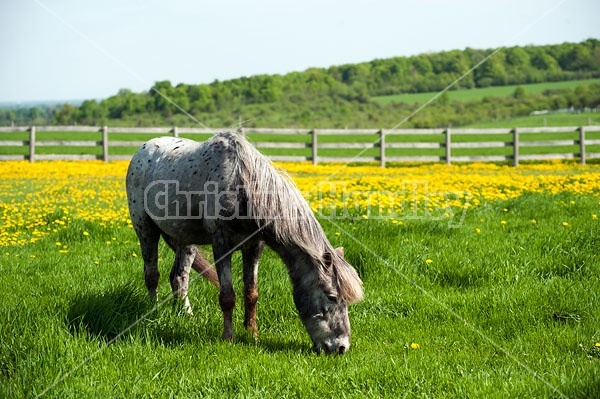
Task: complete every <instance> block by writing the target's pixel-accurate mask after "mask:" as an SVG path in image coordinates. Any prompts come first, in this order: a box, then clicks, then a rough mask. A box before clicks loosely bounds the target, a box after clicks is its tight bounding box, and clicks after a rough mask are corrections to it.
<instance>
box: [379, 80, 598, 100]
mask: <svg viewBox="0 0 600 399" xmlns="http://www.w3.org/2000/svg"><path fill="white" fill-rule="evenodd" d="M598 83H600V79H588V80H569V81H563V82H545V83H531V84H524V85H507V86H495V87H485V88H474V89H459V90H450V91H448V92H447V93H448V99H449V100H452V101H463V102H469V101H480V100H482V99H483V98H485V97H508V96H512V95H513V94H514V93H515V90H516V89H517V87H519V86H520V87H523V88H524V89H525V93H527V94H541V93H543V92H545V91H547V90H562V89H571V90H574V89H576V88H577V87H580V86H583V87H588V86H590V85H592V84H598ZM438 94H439V91H433V92H427V93H404V94H395V95H391V96H375V97H372V98H371V99H372V100H373V101H376V102H378V103H381V104H389V103H394V102H396V103H406V104H413V103H419V104H423V103H425V102H427V101H429V100H431V99H432V98H433V97H435V96H436V95H438Z"/></svg>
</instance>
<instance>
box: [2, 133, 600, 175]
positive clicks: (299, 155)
mask: <svg viewBox="0 0 600 399" xmlns="http://www.w3.org/2000/svg"><path fill="white" fill-rule="evenodd" d="M222 130H226V129H222ZM239 130H240V131H241V133H242V134H245V135H246V136H247V137H248V138H249V139H250V140H251V141H253V143H254V145H255V146H256V147H257V148H258V149H260V150H261V151H263V152H265V153H267V155H268V156H269V157H270V158H271V159H273V160H274V161H312V163H313V164H315V165H316V164H317V163H319V162H378V163H379V164H380V165H381V166H382V167H384V166H385V165H386V163H389V162H446V163H447V164H450V163H452V162H506V161H508V162H511V163H512V164H513V165H515V166H517V165H518V164H519V162H520V161H522V160H549V159H580V161H581V163H582V164H585V162H586V159H594V158H600V126H578V127H574V126H573V127H552V128H546V127H544V128H538V127H527V128H526V127H523V128H512V129H510V128H494V129H460V128H456V129H450V128H448V129H396V130H385V129H274V128H241V129H239ZM217 131H220V130H219V129H214V130H213V129H205V128H182V127H153V128H131V127H127V128H125V127H111V128H109V127H107V126H103V127H96V126H30V127H0V160H29V161H30V162H34V161H36V160H59V159H60V160H80V159H81V160H90V159H100V160H103V161H105V162H108V161H111V160H128V159H130V158H131V156H132V155H133V152H134V151H135V149H136V148H137V147H139V146H141V145H142V144H143V143H144V142H145V141H147V139H145V138H144V137H142V138H144V140H139V137H137V135H144V136H145V135H148V136H150V135H153V136H159V135H172V136H175V137H178V136H180V135H186V136H188V137H191V138H196V139H202V138H203V137H200V136H202V135H204V136H208V135H211V134H213V133H214V132H217ZM39 133H41V134H42V135H47V134H50V133H54V135H57V134H58V135H60V133H64V135H65V136H67V137H66V138H56V137H50V138H43V137H40V136H41V135H39ZM76 133H82V134H83V133H86V134H87V137H88V139H86V140H84V139H79V138H77V139H73V137H74V136H76ZM94 133H97V134H98V136H95V135H94ZM109 134H110V136H109ZM19 135H20V136H23V137H21V138H22V139H15V136H19ZM90 135H92V136H94V137H92V138H90V137H89V136H90ZM132 135H133V136H135V138H136V139H135V140H134V139H132V138H131V137H132ZM195 135H196V137H194V136H195ZM586 136H587V137H586ZM6 137H8V138H7V139H4V138H6ZM148 139H149V137H148ZM44 147H47V148H49V150H47V151H46V150H43V148H44ZM38 148H42V150H38ZM67 148H69V149H70V150H69V151H66V149H67ZM90 148H93V149H94V150H90ZM48 151H50V152H48Z"/></svg>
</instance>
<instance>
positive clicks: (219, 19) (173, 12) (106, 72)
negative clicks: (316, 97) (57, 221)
mask: <svg viewBox="0 0 600 399" xmlns="http://www.w3.org/2000/svg"><path fill="white" fill-rule="evenodd" d="M0 21H1V22H0V51H1V52H0V60H1V61H0V102H4V101H31V100H71V99H90V98H106V97H109V96H111V95H113V94H116V93H117V92H118V90H119V89H120V88H129V89H131V90H133V91H136V92H139V91H147V90H149V89H150V87H151V86H152V84H153V83H154V82H155V81H159V80H170V81H171V82H172V83H173V84H177V83H189V84H199V83H210V82H212V81H214V80H215V79H219V80H227V79H232V78H238V77H241V76H252V75H257V74H285V73H288V72H292V71H303V70H305V69H307V68H309V67H323V68H326V67H330V66H332V65H340V64H347V63H357V62H365V61H371V60H373V59H376V58H389V57H395V56H410V55H416V54H420V53H427V52H438V51H443V50H452V49H459V50H462V49H464V48H466V47H471V48H497V47H504V46H514V45H527V44H536V45H539V44H558V43H563V42H567V41H568V42H581V41H583V40H586V39H588V38H596V39H598V38H600V1H599V0H547V1H544V0H474V1H471V0H456V1H443V0H424V1H417V0H414V1H401V0H370V1H367V0H343V1H340V0H331V1H326V0H321V1H316V0H303V1H284V0H279V1H275V0H254V1H243V0H221V1H202V0H174V1H167V0H160V1H159V0H146V1H142V0H104V1H89V0H88V1H83V0H0Z"/></svg>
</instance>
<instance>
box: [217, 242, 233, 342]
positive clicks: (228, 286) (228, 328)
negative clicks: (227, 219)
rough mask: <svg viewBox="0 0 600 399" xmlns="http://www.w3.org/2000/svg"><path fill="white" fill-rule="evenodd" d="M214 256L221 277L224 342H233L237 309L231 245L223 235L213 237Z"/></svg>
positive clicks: (220, 300) (220, 302) (220, 295)
mask: <svg viewBox="0 0 600 399" xmlns="http://www.w3.org/2000/svg"><path fill="white" fill-rule="evenodd" d="M212 247H213V255H214V258H215V262H216V266H217V275H218V277H219V286H220V290H219V305H220V306H221V311H222V312H223V335H222V338H223V339H224V340H229V341H230V340H233V309H234V308H235V291H234V290H233V283H232V280H231V245H230V244H229V242H228V240H226V239H225V237H224V236H223V234H219V233H217V234H215V235H214V236H213V243H212Z"/></svg>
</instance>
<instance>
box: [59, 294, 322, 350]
mask: <svg viewBox="0 0 600 399" xmlns="http://www.w3.org/2000/svg"><path fill="white" fill-rule="evenodd" d="M215 312H217V313H216V314H214V315H211V316H208V317H200V315H194V316H192V317H188V316H184V315H182V314H180V313H179V312H177V310H176V309H174V307H173V306H172V302H170V301H168V302H167V303H165V304H163V305H162V306H160V307H158V308H157V307H156V306H154V305H153V304H152V303H151V301H150V300H149V298H148V294H147V293H146V292H145V290H141V289H140V288H139V287H138V285H137V284H134V283H126V284H124V285H120V286H115V287H111V288H108V289H105V290H103V291H102V292H90V293H86V294H80V295H78V296H77V297H75V298H74V299H73V300H72V303H71V306H70V308H69V312H68V314H67V321H66V322H67V326H68V328H69V331H70V332H71V334H73V335H79V334H82V333H83V334H86V335H88V336H90V337H93V338H95V339H99V340H101V341H103V342H105V343H107V344H114V343H116V342H119V341H123V340H127V338H135V337H141V338H144V339H148V340H150V341H155V342H157V343H160V344H161V345H165V346H179V345H182V344H186V343H194V344H215V343H219V342H221V332H222V331H221V330H220V327H221V326H222V324H221V323H222V320H221V312H220V311H218V310H217V309H215ZM232 345H247V346H249V347H253V346H255V347H259V348H261V349H262V350H264V351H266V352H269V353H281V352H295V353H304V352H306V353H311V351H310V348H309V347H308V345H302V344H301V343H300V342H298V341H297V340H294V339H292V338H289V339H286V338H285V337H261V336H260V333H259V339H258V341H256V340H255V339H254V338H253V337H252V335H251V334H250V333H247V332H246V331H236V338H235V341H234V342H233V343H232Z"/></svg>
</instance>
